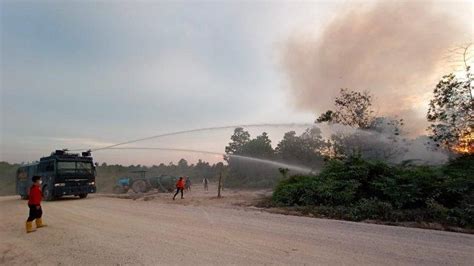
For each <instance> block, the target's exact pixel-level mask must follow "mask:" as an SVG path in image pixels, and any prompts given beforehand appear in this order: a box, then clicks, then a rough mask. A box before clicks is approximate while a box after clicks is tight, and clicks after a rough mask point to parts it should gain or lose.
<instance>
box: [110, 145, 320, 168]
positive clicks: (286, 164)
mask: <svg viewBox="0 0 474 266" xmlns="http://www.w3.org/2000/svg"><path fill="white" fill-rule="evenodd" d="M108 150H161V151H180V152H192V153H202V154H210V155H220V156H228V157H231V158H237V159H242V160H248V161H253V162H259V163H264V164H268V165H273V166H276V167H280V168H288V169H290V170H294V171H297V172H301V173H314V172H315V171H314V170H313V169H311V168H308V167H305V166H299V165H293V164H288V163H283V162H278V161H272V160H266V159H261V158H255V157H250V156H244V155H237V154H225V153H220V152H213V151H202V150H193V149H178V148H165V147H120V148H108Z"/></svg>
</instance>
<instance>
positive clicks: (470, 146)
mask: <svg viewBox="0 0 474 266" xmlns="http://www.w3.org/2000/svg"><path fill="white" fill-rule="evenodd" d="M452 150H453V151H454V152H456V153H461V154H474V132H468V133H467V134H465V135H464V136H463V137H461V138H460V139H459V143H458V144H457V145H456V146H454V147H453V148H452Z"/></svg>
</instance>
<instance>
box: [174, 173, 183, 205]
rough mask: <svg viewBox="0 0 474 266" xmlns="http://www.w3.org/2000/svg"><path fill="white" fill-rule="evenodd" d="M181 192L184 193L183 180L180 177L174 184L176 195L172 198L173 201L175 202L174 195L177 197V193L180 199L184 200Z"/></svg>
mask: <svg viewBox="0 0 474 266" xmlns="http://www.w3.org/2000/svg"><path fill="white" fill-rule="evenodd" d="M183 191H184V178H183V177H180V178H179V179H178V182H176V193H175V194H174V196H173V200H175V198H176V195H178V193H179V192H181V198H182V199H184V197H183Z"/></svg>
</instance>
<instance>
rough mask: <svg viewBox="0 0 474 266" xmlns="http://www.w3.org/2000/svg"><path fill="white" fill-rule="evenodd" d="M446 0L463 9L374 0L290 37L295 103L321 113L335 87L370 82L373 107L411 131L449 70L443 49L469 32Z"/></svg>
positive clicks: (287, 56)
mask: <svg viewBox="0 0 474 266" xmlns="http://www.w3.org/2000/svg"><path fill="white" fill-rule="evenodd" d="M452 5H455V6H456V5H457V6H456V8H457V9H456V10H457V11H459V10H461V11H463V9H462V8H459V5H463V4H462V3H459V2H458V3H450V5H448V4H446V3H445V4H444V6H440V4H435V3H432V2H429V1H412V2H408V1H407V2H399V1H381V2H377V3H375V4H374V5H372V6H370V7H365V8H363V7H357V8H351V9H348V10H345V11H342V12H340V13H338V14H337V15H336V17H335V18H334V19H333V20H331V21H330V22H329V23H328V25H327V26H326V27H325V28H324V30H323V31H322V33H321V34H320V35H318V36H312V35H311V34H295V35H294V36H292V37H290V39H289V41H288V43H287V45H286V47H285V53H284V56H283V64H284V68H285V70H286V72H287V73H288V75H289V80H290V85H291V86H290V87H291V94H292V95H293V96H294V100H295V101H294V102H295V104H296V105H297V107H298V108H300V109H305V110H311V111H315V112H317V113H321V112H322V111H325V110H326V109H328V108H331V107H332V102H333V99H334V97H335V96H336V95H337V94H338V92H339V89H340V88H349V89H351V90H370V91H371V92H372V93H373V94H374V95H375V106H376V111H377V114H378V115H390V116H397V117H400V118H404V119H405V120H408V126H412V129H411V130H415V131H418V133H419V132H420V129H424V128H426V119H425V114H426V110H427V106H426V105H427V102H428V99H429V98H430V96H431V92H432V90H433V88H434V86H435V84H436V82H437V81H438V80H439V79H440V78H441V76H442V75H444V74H447V73H448V72H449V71H452V70H449V66H448V63H447V60H446V58H445V57H446V55H447V53H448V51H449V50H450V49H452V48H453V47H456V46H458V45H460V44H464V43H466V42H469V41H470V39H472V35H471V34H472V27H471V29H466V27H464V26H463V24H462V23H461V22H459V21H458V20H457V19H456V17H455V16H453V12H446V11H445V9H446V8H449V7H450V6H452ZM465 6H466V8H465V9H464V12H470V10H471V8H470V7H469V5H468V4H467V5H465ZM410 122H411V123H410ZM420 122H422V123H421V124H420Z"/></svg>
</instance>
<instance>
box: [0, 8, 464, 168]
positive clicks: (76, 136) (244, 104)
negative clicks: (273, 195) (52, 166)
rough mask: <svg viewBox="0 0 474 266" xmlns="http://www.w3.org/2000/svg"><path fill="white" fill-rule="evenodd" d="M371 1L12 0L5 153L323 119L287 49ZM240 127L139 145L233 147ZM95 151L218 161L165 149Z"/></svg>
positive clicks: (5, 59) (111, 159)
mask: <svg viewBox="0 0 474 266" xmlns="http://www.w3.org/2000/svg"><path fill="white" fill-rule="evenodd" d="M361 3H364V4H367V3H369V2H352V3H347V2H339V1H327V2H324V1H317V2H284V1H274V2H258V3H255V2H250V1H249V2H237V1H218V2H197V1H191V2H189V1H187V2H174V1H173V2H171V1H167V2H165V1H163V2H158V1H120V2H118V1H101V2H93V1H73V2H69V1H51V2H44V1H39V2H38V1H32V2H28V1H1V25H0V26H1V58H0V59H1V60H0V61H1V94H0V95H1V103H0V104H1V108H0V111H1V120H0V134H1V139H0V141H1V143H0V144H1V147H0V149H1V151H0V161H2V160H6V161H10V162H21V161H32V160H37V159H39V157H40V156H42V155H47V154H49V153H50V152H51V151H52V150H54V149H58V148H70V149H73V148H83V147H93V148H94V147H100V146H103V145H107V144H111V143H117V142H122V141H126V140H129V139H135V138H140V137H146V136H150V135H156V134H160V133H166V132H171V131H177V130H185V129H192V128H200V127H210V126H221V125H233V124H241V123H279V122H283V123H287V122H300V123H311V122H313V121H314V118H315V111H316V110H314V111H311V110H303V109H301V108H295V106H294V102H293V101H292V100H291V97H290V95H289V93H291V90H289V89H288V86H290V82H289V81H288V78H287V75H286V74H285V73H284V71H285V70H284V68H283V67H282V63H281V61H282V49H284V47H285V44H286V42H287V41H288V39H289V38H290V36H291V35H292V34H293V33H294V32H295V31H306V32H311V34H314V35H318V34H319V33H320V32H322V30H323V29H324V26H325V25H326V24H327V23H328V21H330V20H331V19H333V18H334V17H335V16H337V14H338V11H339V10H341V9H342V8H344V7H347V6H348V5H359V4H361ZM468 13H469V12H468ZM468 16H469V14H468ZM470 16H471V17H472V12H471V15H470ZM328 101H331V99H328ZM321 111H322V110H321ZM263 130H266V131H267V132H270V135H271V136H272V137H273V138H274V139H275V140H278V139H279V138H281V136H282V134H283V132H284V131H287V130H289V129H278V130H273V129H253V130H251V132H252V133H253V135H255V134H257V133H260V132H261V131H263ZM231 132H232V130H221V131H216V132H204V133H200V134H192V135H185V136H184V135H183V136H180V137H168V138H165V139H160V140H156V141H148V142H145V143H139V144H136V145H135V146H154V147H160V146H161V147H178V148H191V149H203V150H208V151H218V152H219V151H221V152H223V151H224V146H225V144H226V143H227V142H228V140H229V137H230V134H231ZM94 157H95V159H96V160H97V161H99V162H104V161H106V162H108V163H124V164H129V163H133V164H138V163H140V164H147V165H151V164H154V163H160V162H164V163H167V162H169V161H177V159H179V158H181V157H184V158H187V159H189V160H190V161H194V160H196V159H197V158H203V159H206V160H216V158H214V157H210V156H209V155H206V156H204V155H197V154H185V153H172V152H156V151H154V152H150V151H147V152H142V151H134V152H125V151H106V152H97V153H96V154H94Z"/></svg>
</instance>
